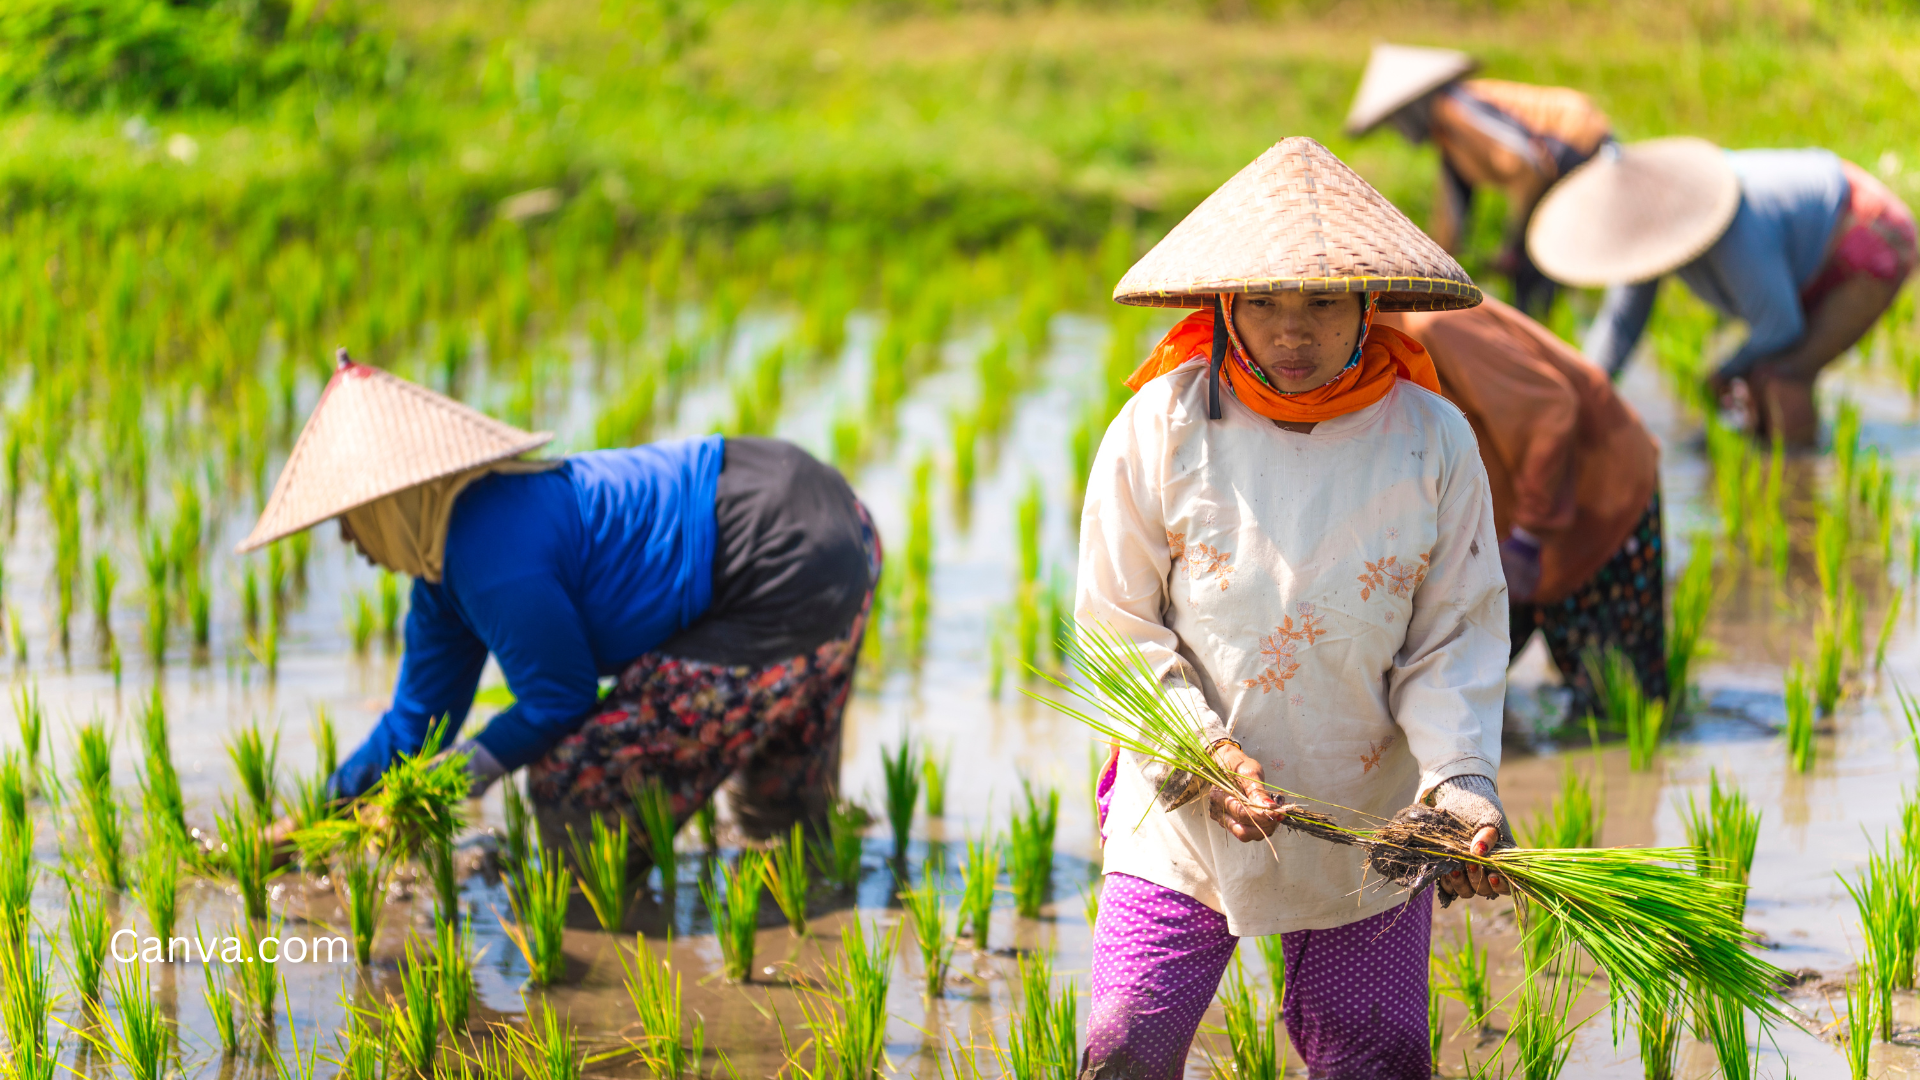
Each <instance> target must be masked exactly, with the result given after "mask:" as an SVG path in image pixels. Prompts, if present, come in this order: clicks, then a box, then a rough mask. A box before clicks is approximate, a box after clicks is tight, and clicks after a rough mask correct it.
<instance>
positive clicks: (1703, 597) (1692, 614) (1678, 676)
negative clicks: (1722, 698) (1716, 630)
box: [1667, 537, 1713, 715]
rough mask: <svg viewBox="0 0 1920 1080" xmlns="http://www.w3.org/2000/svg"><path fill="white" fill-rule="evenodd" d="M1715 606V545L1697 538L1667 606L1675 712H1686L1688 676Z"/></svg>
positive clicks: (1669, 668)
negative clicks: (1709, 613) (1708, 617)
mask: <svg viewBox="0 0 1920 1080" xmlns="http://www.w3.org/2000/svg"><path fill="white" fill-rule="evenodd" d="M1712 606H1713V544H1712V541H1711V540H1710V539H1708V538H1706V537H1696V538H1695V539H1694V542H1693V557H1692V558H1691V559H1690V560H1688V562H1687V568H1686V569H1685V570H1683V571H1681V573H1680V580H1679V581H1677V582H1675V583H1674V587H1673V595H1672V596H1671V597H1670V599H1669V603H1668V620H1667V622H1668V625H1667V687H1668V691H1667V692H1668V693H1669V694H1670V695H1671V698H1670V700H1671V702H1672V704H1673V712H1674V713H1675V714H1676V715H1677V714H1679V713H1682V712H1685V711H1686V704H1687V701H1688V683H1687V679H1688V675H1689V673H1690V672H1691V670H1692V668H1693V660H1694V657H1695V656H1696V655H1698V653H1699V651H1700V644H1701V642H1700V636H1701V634H1702V632H1703V631H1704V630H1705V629H1706V625H1707V613H1708V611H1709V610H1710V609H1711V608H1712Z"/></svg>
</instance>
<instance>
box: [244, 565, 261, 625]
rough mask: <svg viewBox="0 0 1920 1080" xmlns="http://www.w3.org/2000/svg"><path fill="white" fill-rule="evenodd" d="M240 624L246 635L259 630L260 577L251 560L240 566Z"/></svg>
mask: <svg viewBox="0 0 1920 1080" xmlns="http://www.w3.org/2000/svg"><path fill="white" fill-rule="evenodd" d="M240 625H241V626H243V627H244V628H245V629H246V632H247V636H248V637H252V636H253V635H254V634H257V633H259V632H260V579H259V577H258V575H256V574H255V573H254V570H253V563H252V562H247V563H243V564H242V565H241V568H240Z"/></svg>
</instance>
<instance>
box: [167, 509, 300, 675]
mask: <svg viewBox="0 0 1920 1080" xmlns="http://www.w3.org/2000/svg"><path fill="white" fill-rule="evenodd" d="M302 535H305V534H304V533H303V534H302ZM187 629H188V632H189V633H191V634H192V635H193V647H194V648H195V649H198V650H200V651H201V652H202V653H205V652H206V649H207V646H208V645H209V644H211V643H212V641H213V595H212V594H211V593H209V592H208V591H207V585H206V582H204V581H202V580H200V578H199V577H197V576H196V577H195V578H194V579H193V580H192V581H190V582H188V583H187ZM165 640H166V634H165V632H164V630H163V631H162V633H161V641H162V643H163V644H162V651H164V650H165V645H164V642H165Z"/></svg>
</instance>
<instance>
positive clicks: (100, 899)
mask: <svg viewBox="0 0 1920 1080" xmlns="http://www.w3.org/2000/svg"><path fill="white" fill-rule="evenodd" d="M66 931H67V969H68V974H70V975H71V976H72V981H73V989H74V990H75V992H77V993H78V994H79V995H80V1000H81V1002H82V1004H84V1005H86V1006H87V1007H88V1008H90V1009H97V1008H99V1006H100V976H101V974H102V972H104V971H105V970H106V966H107V937H108V935H110V934H112V933H113V920H112V918H111V917H110V916H109V915H108V914H107V904H106V898H105V897H104V896H102V895H101V894H100V891H99V889H97V888H94V887H91V886H89V885H88V884H87V883H86V882H85V881H84V880H83V879H78V878H74V877H69V878H68V879H67V926H66ZM155 933H156V934H157V931H156V932H155ZM163 940H164V939H163Z"/></svg>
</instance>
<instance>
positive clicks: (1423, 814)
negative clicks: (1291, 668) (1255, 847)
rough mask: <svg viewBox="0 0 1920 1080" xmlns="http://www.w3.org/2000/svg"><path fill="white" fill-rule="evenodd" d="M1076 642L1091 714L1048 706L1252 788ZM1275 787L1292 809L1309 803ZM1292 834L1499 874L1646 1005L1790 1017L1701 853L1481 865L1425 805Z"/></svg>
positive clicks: (1110, 660)
mask: <svg viewBox="0 0 1920 1080" xmlns="http://www.w3.org/2000/svg"><path fill="white" fill-rule="evenodd" d="M1073 643H1074V644H1073V656H1072V660H1073V664H1074V668H1075V669H1076V671H1077V672H1078V684H1077V685H1068V684H1065V683H1059V682H1056V683H1055V685H1056V686H1058V687H1059V688H1060V689H1062V690H1067V691H1069V692H1072V693H1075V694H1076V695H1078V696H1080V697H1082V698H1083V699H1084V700H1086V701H1087V702H1089V703H1090V704H1091V705H1092V709H1091V710H1082V709H1079V708H1076V707H1075V706H1074V705H1072V704H1070V703H1068V702H1065V701H1060V700H1056V699H1052V698H1045V697H1042V698H1041V700H1043V701H1046V702H1047V703H1048V704H1050V705H1052V706H1053V707H1054V708H1056V709H1059V710H1060V711H1061V712H1064V713H1066V714H1067V715H1069V716H1072V717H1074V718H1075V719H1078V720H1080V721H1081V722H1082V723H1084V724H1086V725H1087V726H1088V727H1090V728H1092V729H1093V730H1094V731H1095V732H1097V733H1098V734H1099V735H1101V736H1102V737H1104V738H1106V739H1107V740H1109V741H1110V742H1113V743H1115V744H1117V745H1119V746H1120V747H1121V748H1122V749H1125V750H1129V751H1131V752H1132V753H1134V754H1137V755H1139V756H1141V757H1145V758H1149V759H1153V760H1157V761H1161V762H1163V763H1165V764H1167V765H1169V766H1171V767H1172V768H1173V769H1174V770H1180V771H1184V772H1186V773H1188V774H1191V775H1192V776H1195V777H1198V778H1200V779H1201V780H1202V781H1204V782H1206V783H1209V784H1213V785H1215V786H1217V787H1220V788H1222V789H1224V790H1228V791H1237V790H1240V782H1241V778H1240V777H1238V776H1237V775H1234V774H1231V773H1229V772H1228V771H1227V770H1226V769H1225V768H1223V767H1222V766H1221V765H1220V764H1219V763H1218V762H1216V761H1215V760H1214V759H1213V757H1212V756H1211V755H1210V754H1208V753H1207V748H1206V746H1205V745H1204V743H1203V742H1202V741H1201V736H1200V725H1199V724H1198V723H1197V722H1196V721H1195V720H1194V718H1193V717H1191V716H1189V715H1188V714H1187V712H1186V709H1185V706H1183V705H1182V704H1181V703H1180V702H1179V701H1178V700H1177V699H1176V698H1174V697H1173V695H1171V694H1170V693H1169V692H1168V691H1167V689H1166V687H1165V686H1164V685H1163V684H1162V682H1161V680H1160V677H1159V675H1158V673H1157V672H1155V671H1154V670H1153V668H1152V666H1151V665H1150V664H1149V663H1148V662H1147V661H1146V659H1145V658H1144V657H1143V656H1142V655H1141V654H1140V651H1139V649H1138V648H1137V647H1136V646H1135V645H1134V644H1133V643H1132V642H1131V641H1128V640H1126V639H1124V638H1122V637H1120V636H1118V635H1117V634H1115V633H1114V632H1112V631H1110V630H1108V629H1107V628H1105V627H1103V626H1097V625H1093V626H1089V625H1082V626H1081V627H1080V630H1079V632H1078V633H1077V634H1075V635H1074V637H1073ZM1050 681H1051V680H1050ZM1269 788H1270V790H1272V791H1274V792H1275V793H1276V794H1278V795H1281V796H1284V797H1287V798H1289V799H1293V800H1300V799H1302V798H1303V797H1302V796H1298V795H1295V794H1294V793H1291V792H1288V791H1285V790H1284V789H1280V788H1275V787H1271V785H1269ZM1148 812H1149V813H1151V812H1152V808H1151V807H1150V808H1149V810H1148ZM1349 813H1351V812H1349ZM1281 823H1282V824H1283V825H1284V826H1285V827H1286V828H1287V829H1288V830H1291V831H1292V832H1294V833H1298V834H1301V835H1304V836H1309V837H1313V838H1315V839H1318V840H1323V841H1326V842H1329V843H1335V844H1344V845H1351V846H1355V847H1358V848H1360V849H1361V850H1362V851H1363V852H1364V853H1365V854H1366V862H1367V866H1368V867H1369V868H1370V869H1372V870H1373V871H1374V872H1375V873H1376V874H1378V875H1379V876H1380V877H1382V878H1384V879H1386V880H1387V881H1391V882H1395V883H1398V884H1400V885H1402V886H1405V887H1408V888H1410V889H1414V890H1416V891H1417V890H1418V889H1419V888H1423V887H1425V886H1426V885H1427V884H1428V883H1430V882H1432V881H1433V880H1435V879H1436V878H1438V877H1439V876H1440V875H1441V874H1444V873H1447V872H1449V871H1451V870H1453V869H1455V868H1457V867H1459V866H1462V865H1469V866H1479V867H1482V868H1484V869H1487V870H1491V871H1494V872H1496V873H1498V874H1499V875H1500V876H1501V877H1502V878H1503V879H1504V880H1505V881H1507V882H1508V884H1509V886H1510V888H1511V889H1512V891H1513V893H1514V895H1515V896H1516V898H1517V899H1518V900H1519V902H1520V903H1521V904H1522V905H1523V906H1524V907H1526V908H1528V909H1531V911H1532V912H1533V913H1535V914H1538V915H1540V916H1544V917H1545V918H1547V919H1549V920H1551V921H1552V922H1554V923H1555V924H1557V925H1559V926H1560V927H1562V928H1563V931H1562V932H1564V933H1565V934H1566V935H1567V936H1568V937H1569V938H1571V940H1572V941H1573V942H1575V943H1577V944H1578V945H1579V946H1580V947H1581V948H1582V949H1584V950H1585V951H1586V952H1587V954H1588V955H1589V956H1591V957H1592V958H1593V960H1594V961H1595V962H1596V963H1598V964H1599V965H1600V966H1601V967H1602V968H1604V969H1605V970H1606V971H1607V973H1608V976H1609V977H1610V979H1611V980H1612V982H1613V984H1614V985H1616V986H1618V987H1620V988H1621V989H1622V992H1623V993H1626V994H1628V995H1629V996H1631V997H1633V998H1634V999H1636V1000H1638V999H1640V998H1642V997H1645V996H1655V995H1657V994H1658V993H1660V992H1662V991H1664V990H1665V989H1666V988H1668V987H1671V986H1672V985H1674V984H1675V981H1676V980H1681V981H1685V982H1687V983H1689V984H1691V985H1694V986H1696V987H1698V988H1700V989H1702V990H1705V991H1708V992H1712V993H1718V994H1721V995H1723V996H1726V997H1728V998H1731V999H1733V1000H1735V1001H1739V1002H1742V1003H1745V1004H1746V1005H1747V1006H1748V1007H1750V1008H1752V1009H1754V1010H1756V1011H1759V1012H1760V1013H1761V1014H1762V1015H1765V1016H1779V1015H1781V1006H1780V1004H1779V1002H1778V1000H1777V999H1776V997H1775V994H1774V989H1773V988H1774V987H1775V986H1777V985H1778V984H1779V982H1780V978H1781V974H1782V973H1781V972H1780V970H1779V969H1778V968H1776V967H1774V966H1773V965H1771V964H1769V963H1767V962H1766V961H1764V960H1762V959H1760V958H1758V957H1756V956H1754V955H1753V954H1751V953H1750V952H1748V951H1747V948H1746V946H1747V943H1748V935H1747V933H1746V930H1745V928H1744V927H1743V926H1741V925H1740V921H1739V920H1738V919H1736V918H1734V917H1733V912H1732V904H1731V899H1730V894H1731V892H1732V889H1733V887H1732V886H1730V885H1728V884H1727V883H1725V882H1721V881H1713V880H1707V881H1702V880H1701V879H1699V878H1698V877H1696V876H1695V875H1694V874H1693V873H1692V863H1693V859H1692V854H1693V853H1692V852H1690V851H1686V850H1684V849H1661V848H1592V849H1581V850H1563V849H1529V848H1504V849H1500V850H1496V851H1492V852H1488V853H1486V854H1475V853H1474V851H1473V848H1472V842H1473V836H1474V830H1473V829H1472V828H1470V827H1469V826H1468V825H1466V824H1465V823H1464V822H1462V821H1460V820H1459V819H1458V818H1455V817H1454V816H1453V815H1452V814H1449V813H1447V812H1445V811H1442V810H1435V809H1429V808H1424V807H1413V808H1409V809H1408V810H1406V811H1402V812H1401V814H1400V815H1398V816H1396V818H1395V819H1394V820H1392V821H1385V822H1377V823H1373V824H1343V823H1342V822H1341V821H1340V820H1338V819H1336V818H1335V817H1334V816H1333V815H1331V814H1327V813H1322V812H1319V811H1314V810H1308V809H1305V808H1304V807H1302V806H1298V805H1296V806H1294V807H1292V808H1291V809H1289V810H1288V812H1287V813H1286V814H1285V816H1284V817H1283V818H1282V822H1281Z"/></svg>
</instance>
